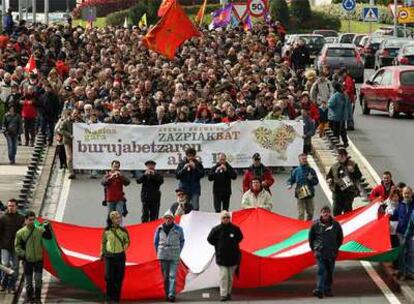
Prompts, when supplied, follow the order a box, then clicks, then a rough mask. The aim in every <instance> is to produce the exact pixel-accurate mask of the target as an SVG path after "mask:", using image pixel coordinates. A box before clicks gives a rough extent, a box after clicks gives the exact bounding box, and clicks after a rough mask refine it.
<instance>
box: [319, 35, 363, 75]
mask: <svg viewBox="0 0 414 304" xmlns="http://www.w3.org/2000/svg"><path fill="white" fill-rule="evenodd" d="M324 66H328V67H329V69H330V70H331V71H332V70H336V69H340V68H346V69H347V70H348V72H349V73H350V74H351V76H352V77H353V78H354V79H355V81H356V82H363V81H364V63H363V62H362V60H361V57H360V55H359V53H358V51H357V49H356V47H355V45H353V44H341V43H334V44H326V45H325V46H324V47H323V48H322V50H321V52H320V53H319V55H318V57H316V59H315V68H316V69H317V70H318V71H322V68H323V67H324Z"/></svg>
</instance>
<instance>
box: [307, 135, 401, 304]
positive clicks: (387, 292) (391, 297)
mask: <svg viewBox="0 0 414 304" xmlns="http://www.w3.org/2000/svg"><path fill="white" fill-rule="evenodd" d="M348 141H349V146H350V147H351V149H352V150H353V151H354V152H355V154H356V155H357V156H358V158H359V159H360V160H361V162H362V163H363V164H364V166H365V167H366V168H367V170H368V171H369V173H370V174H371V176H372V177H373V178H374V180H375V181H377V182H378V183H380V182H381V178H380V177H379V175H378V174H377V172H376V171H375V170H374V168H373V167H372V166H371V164H370V163H369V162H368V160H367V159H366V158H365V157H364V156H363V155H362V153H361V152H360V151H359V150H358V148H357V147H356V146H355V145H354V143H353V142H352V141H351V140H350V139H348ZM308 159H309V164H310V165H311V166H312V168H314V169H315V171H316V174H317V176H318V179H319V184H320V185H321V188H322V190H323V192H324V193H325V195H326V197H327V198H328V200H329V203H330V204H331V205H332V204H333V200H332V191H331V189H329V186H328V184H327V182H326V180H325V178H324V176H323V175H322V173H321V171H320V170H319V168H318V166H317V165H316V162H315V160H314V159H313V157H308ZM360 263H361V265H362V266H363V267H364V269H365V271H366V272H367V273H368V275H369V276H370V277H371V279H372V281H373V282H374V283H375V285H377V287H378V288H379V289H380V290H381V292H382V293H383V294H384V296H385V298H386V299H387V301H388V302H389V303H390V304H401V302H400V300H399V299H398V297H397V296H396V295H395V294H394V293H393V292H392V291H391V289H389V287H388V286H387V284H386V283H385V282H384V280H383V279H382V278H381V277H380V275H379V274H378V273H377V272H376V271H375V269H374V267H372V264H371V263H370V262H367V261H360Z"/></svg>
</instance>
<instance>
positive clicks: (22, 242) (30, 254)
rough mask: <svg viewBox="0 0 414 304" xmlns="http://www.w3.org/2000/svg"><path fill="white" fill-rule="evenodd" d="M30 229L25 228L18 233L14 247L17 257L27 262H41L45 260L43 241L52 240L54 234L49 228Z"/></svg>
mask: <svg viewBox="0 0 414 304" xmlns="http://www.w3.org/2000/svg"><path fill="white" fill-rule="evenodd" d="M33 229H34V230H33V232H31V231H32V229H29V228H28V227H27V226H24V227H23V228H21V229H20V230H19V231H17V233H16V239H15V241H14V247H15V251H16V253H17V255H18V256H19V257H20V258H23V259H25V260H26V261H27V262H32V263H33V262H39V261H42V260H43V242H42V239H43V238H45V239H51V238H52V234H51V232H50V230H49V229H48V228H46V229H45V228H44V227H42V226H38V227H34V228H33Z"/></svg>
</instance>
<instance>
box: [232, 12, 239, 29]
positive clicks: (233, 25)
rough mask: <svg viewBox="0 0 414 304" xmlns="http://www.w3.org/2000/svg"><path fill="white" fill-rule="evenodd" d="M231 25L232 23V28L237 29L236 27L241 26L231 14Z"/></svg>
mask: <svg viewBox="0 0 414 304" xmlns="http://www.w3.org/2000/svg"><path fill="white" fill-rule="evenodd" d="M230 23H231V27H233V28H234V27H236V26H238V25H239V24H240V20H239V19H238V18H237V17H236V16H235V15H234V14H231V21H230Z"/></svg>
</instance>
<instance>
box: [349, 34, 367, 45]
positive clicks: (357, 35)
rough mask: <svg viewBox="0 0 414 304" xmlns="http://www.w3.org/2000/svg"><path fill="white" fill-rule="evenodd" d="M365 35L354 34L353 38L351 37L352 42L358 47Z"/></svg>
mask: <svg viewBox="0 0 414 304" xmlns="http://www.w3.org/2000/svg"><path fill="white" fill-rule="evenodd" d="M366 36H367V35H366V34H356V35H355V36H354V39H352V44H354V45H355V46H356V47H358V46H359V44H360V43H361V41H362V39H363V38H364V37H366Z"/></svg>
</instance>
